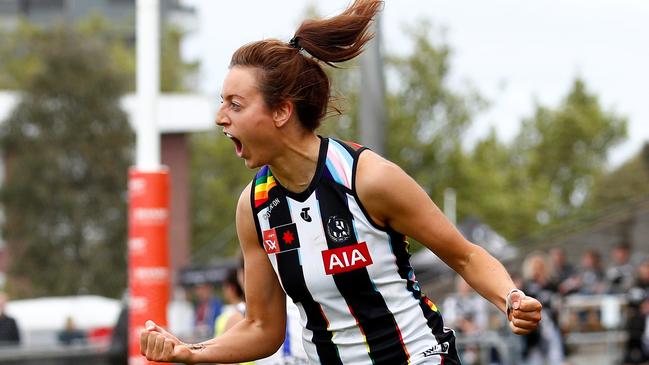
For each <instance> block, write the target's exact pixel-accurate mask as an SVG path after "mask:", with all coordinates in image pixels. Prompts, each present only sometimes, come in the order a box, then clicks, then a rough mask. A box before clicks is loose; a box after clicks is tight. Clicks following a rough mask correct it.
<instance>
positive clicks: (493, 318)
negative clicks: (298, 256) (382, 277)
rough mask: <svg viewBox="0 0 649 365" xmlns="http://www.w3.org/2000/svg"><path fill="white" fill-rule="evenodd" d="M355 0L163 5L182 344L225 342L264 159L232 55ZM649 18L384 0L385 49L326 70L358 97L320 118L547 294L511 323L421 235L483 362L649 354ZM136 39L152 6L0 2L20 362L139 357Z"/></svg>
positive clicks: (2, 144)
mask: <svg viewBox="0 0 649 365" xmlns="http://www.w3.org/2000/svg"><path fill="white" fill-rule="evenodd" d="M348 3H349V1H347V0H329V1H327V2H322V3H316V2H309V1H298V0H277V1H272V2H265V1H259V0H244V1H239V2H222V1H209V0H185V1H180V0H161V1H160V4H161V5H160V21H161V28H160V38H161V57H160V62H161V64H160V92H161V94H160V96H159V98H158V102H157V110H158V120H157V124H158V126H159V129H160V133H161V135H160V138H161V139H160V140H161V148H160V152H161V161H162V163H163V164H164V165H166V166H168V167H169V172H170V179H171V193H170V199H171V209H170V226H169V262H170V267H171V277H170V279H171V286H172V288H173V290H172V293H173V294H172V295H171V297H170V298H169V300H170V302H169V310H168V325H169V327H171V328H172V330H173V331H175V332H176V333H178V334H179V335H180V336H181V337H182V338H185V339H187V340H194V339H202V338H206V337H209V336H210V335H211V334H212V333H213V332H214V321H215V317H216V315H217V314H218V313H219V312H220V311H221V308H222V307H223V306H224V305H227V300H226V298H225V297H224V294H223V292H222V291H221V283H222V281H223V279H224V277H225V276H226V273H227V271H228V270H229V269H231V268H233V267H236V266H237V263H238V256H237V255H238V242H237V239H236V232H235V227H234V212H235V205H236V201H237V198H238V196H239V193H240V191H241V190H242V189H243V187H244V186H245V184H247V183H248V182H249V181H250V179H251V178H252V177H253V174H254V172H252V171H249V170H247V169H246V168H245V166H244V165H243V163H242V162H241V161H240V160H239V159H238V158H237V157H236V156H235V154H234V153H233V151H232V149H233V148H232V144H231V142H230V141H229V140H228V139H227V138H224V137H223V136H222V134H221V133H220V132H219V130H217V129H216V128H214V123H213V120H214V116H215V112H216V109H217V108H218V107H219V102H220V97H219V93H220V87H221V83H222V80H223V78H224V75H225V73H226V72H227V66H228V63H229V60H230V56H231V54H232V52H234V50H236V49H237V48H238V47H239V46H241V45H243V44H244V43H247V42H251V41H256V40H259V39H262V38H278V39H280V40H284V41H288V40H289V39H290V38H291V37H292V35H293V31H294V30H295V29H296V28H297V26H298V25H299V23H300V21H301V20H302V19H303V18H304V17H305V16H329V15H334V14H337V13H338V12H339V11H340V10H342V9H344V8H345V7H346V5H347V4H348ZM648 18H649V3H647V2H646V1H642V0H617V1H614V0H598V1H585V0H564V1H558V0H552V1H543V2H541V1H533V2H516V1H513V0H496V1H491V2H486V3H485V2H478V1H469V0H461V1H454V2H443V1H437V0H435V1H425V2H423V1H416V0H399V1H396V0H388V1H386V4H385V9H384V11H383V13H382V15H381V18H380V21H379V23H378V28H377V32H378V36H377V38H376V41H377V42H375V43H374V44H373V45H372V46H371V47H372V48H371V51H368V52H366V54H364V55H363V57H361V58H360V59H358V60H354V61H352V62H349V63H348V64H346V65H344V67H343V68H342V69H338V70H328V71H330V76H331V78H332V83H333V86H334V89H335V92H336V95H337V96H339V100H337V103H338V104H337V105H338V106H339V107H341V108H342V109H343V110H344V111H345V114H344V115H343V116H341V117H336V118H330V120H327V121H326V122H325V123H324V125H323V128H322V130H321V134H323V135H333V136H336V137H339V138H342V139H346V140H355V141H360V142H362V143H366V144H368V145H370V146H372V147H373V148H375V149H376V150H377V151H379V152H381V153H382V154H383V155H384V156H385V157H387V158H389V159H390V160H392V161H394V162H396V163H397V164H399V165H400V166H401V167H402V168H403V169H404V170H405V171H406V172H408V173H409V174H411V175H412V176H413V177H414V178H415V179H416V180H417V181H418V182H419V183H420V184H421V185H422V186H423V187H424V189H426V191H427V192H428V193H429V194H430V196H431V197H432V198H433V200H434V201H435V202H437V204H438V205H439V206H440V207H441V208H443V209H444V211H445V213H446V214H447V215H448V216H449V218H451V219H452V220H453V221H454V222H455V223H456V224H457V226H458V227H459V229H460V230H461V232H462V233H463V234H464V235H465V236H466V237H467V238H468V239H470V240H472V241H473V242H475V243H476V244H479V245H482V246H484V247H485V248H487V250H489V251H490V252H491V253H492V254H494V255H495V256H496V257H498V258H499V259H500V260H501V261H502V262H503V263H504V264H505V265H506V267H507V268H508V270H509V271H510V273H511V274H512V275H513V276H514V277H515V278H517V280H519V283H520V287H521V288H524V290H526V292H529V293H533V294H534V295H536V296H537V298H539V299H540V300H542V301H543V303H544V304H545V307H546V308H547V314H546V316H545V317H544V318H546V319H547V320H544V322H546V323H550V324H549V325H547V326H546V327H545V328H544V330H543V331H541V333H538V334H537V335H536V336H529V337H526V338H511V337H510V336H508V335H507V331H506V328H504V325H503V321H502V320H503V318H502V315H500V314H498V313H496V312H495V310H494V308H493V306H491V305H485V303H484V302H482V301H481V299H479V298H475V293H472V292H471V291H470V290H468V289H466V288H464V287H463V284H462V282H461V280H458V279H456V278H455V277H454V275H453V273H452V272H451V271H450V270H449V269H448V268H446V266H445V265H444V264H443V263H442V262H440V261H439V259H437V258H436V257H435V256H434V255H433V254H432V253H430V252H429V251H426V250H421V246H420V245H418V244H417V243H416V242H412V245H411V247H412V254H413V257H412V263H413V266H415V269H416V272H417V274H418V279H419V281H420V283H421V284H422V287H423V288H424V292H426V293H427V295H428V296H429V297H430V298H431V299H432V300H433V301H435V302H436V303H437V304H438V306H439V307H440V309H441V310H442V312H443V314H444V316H445V319H446V321H447V322H448V323H447V325H449V326H451V327H454V328H456V330H457V331H459V332H462V333H463V334H462V335H461V336H459V337H460V339H461V343H460V346H461V349H462V353H463V358H464V362H465V363H466V364H503V365H505V364H523V363H530V364H535V363H548V364H558V363H566V364H590V365H597V364H642V363H646V362H647V361H649V330H648V329H647V325H646V322H647V314H648V313H649V261H647V254H648V253H649V226H648V225H647V222H649V107H647V103H646V100H647V95H649V91H648V89H647V85H649V71H648V70H647V65H649V47H647V44H649V22H647V21H646V20H647V19H648ZM136 42H137V40H136V36H135V1H134V0H130V1H129V0H0V154H1V155H0V157H1V158H0V167H1V168H0V206H1V211H0V212H1V214H0V222H1V224H2V225H1V231H0V233H1V239H0V287H2V291H3V293H2V294H0V312H2V314H1V315H0V343H1V344H2V346H1V347H0V364H3V363H16V364H31V363H34V364H35V363H39V364H58V363H70V364H72V363H74V364H86V363H87V364H106V363H113V364H125V363H126V355H125V351H126V350H125V344H126V339H125V336H126V334H125V328H126V327H125V323H124V322H125V318H126V317H125V314H124V313H125V311H126V309H125V308H126V303H127V302H128V294H127V291H126V289H127V256H128V255H127V223H128V222H127V207H128V205H127V204H128V194H127V173H128V169H129V167H130V166H133V164H134V162H135V134H134V130H135V125H136V123H137V121H136V120H135V112H136V108H137V99H136V97H135V94H134V92H135V71H136V59H135V45H136ZM368 85H378V86H376V87H377V88H380V89H381V92H380V93H379V96H381V98H380V99H376V97H375V98H373V99H371V98H370V99H369V100H368V99H367V94H370V93H371V92H370V91H371V90H372V89H374V88H375V87H374V86H372V87H371V88H368ZM368 109H369V110H370V113H371V111H372V110H373V111H375V112H376V111H379V112H380V115H378V116H377V115H374V116H373V119H372V121H374V124H372V121H371V122H370V124H363V123H366V122H363V118H365V119H367V117H366V115H367V113H368V112H367V110H368ZM361 126H362V127H361ZM374 128H376V129H377V130H383V131H384V132H383V133H379V134H378V137H377V136H374V139H372V140H367V139H366V138H368V137H366V135H363V132H364V131H365V132H366V131H367V130H370V129H374ZM128 246H129V247H130V248H131V249H137V242H131V243H129V244H128ZM458 303H459V304H458ZM466 303H471V304H470V305H467V304H466ZM535 361H536V362H535Z"/></svg>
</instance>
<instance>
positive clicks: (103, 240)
mask: <svg viewBox="0 0 649 365" xmlns="http://www.w3.org/2000/svg"><path fill="white" fill-rule="evenodd" d="M36 34H38V36H37V37H35V38H31V40H30V44H29V46H28V47H29V48H28V50H26V53H25V55H24V56H25V59H26V60H30V59H36V60H38V65H39V66H38V67H36V68H35V70H34V71H33V73H32V74H30V75H29V77H26V76H25V77H24V79H23V78H16V79H15V80H16V82H18V81H20V83H24V93H23V95H22V100H21V102H20V104H19V105H18V106H17V107H16V108H15V110H14V111H13V113H12V114H11V116H10V117H9V119H8V120H6V121H5V122H4V123H3V124H2V127H1V131H0V145H1V147H2V149H3V152H4V156H5V157H6V163H7V176H6V179H5V181H4V184H3V185H2V188H1V190H0V201H1V202H2V205H3V207H4V211H5V216H6V219H5V222H4V225H3V229H4V231H3V235H4V238H5V239H6V241H7V244H8V245H9V248H10V250H9V251H10V254H11V261H10V265H11V266H10V268H9V275H10V277H11V278H12V279H13V280H11V281H9V283H10V285H11V284H12V283H13V286H11V287H10V290H13V291H14V294H15V295H17V296H19V297H24V296H39V295H69V294H75V293H79V292H90V293H97V294H103V295H109V296H113V297H117V296H119V295H120V294H121V292H122V290H123V288H124V287H125V285H126V260H125V258H126V257H125V255H126V253H125V252H126V174H127V170H128V167H129V166H130V165H131V159H132V147H133V143H134V136H133V133H132V131H131V129H130V126H129V124H128V121H127V117H126V115H125V114H124V112H123V111H122V110H121V109H120V108H119V98H120V97H121V95H122V94H123V93H124V92H125V91H126V87H127V84H128V75H127V74H124V73H123V72H121V71H120V69H119V66H118V65H117V64H116V63H114V62H113V60H112V59H111V58H110V57H107V56H106V54H105V52H104V47H103V45H102V44H101V42H99V41H98V40H96V39H93V38H88V37H85V36H84V34H83V33H82V32H79V31H74V30H72V29H70V28H67V27H63V26H61V27H57V28H55V29H53V30H50V31H49V32H48V33H42V32H40V33H38V32H37V33H36ZM21 77H22V76H21Z"/></svg>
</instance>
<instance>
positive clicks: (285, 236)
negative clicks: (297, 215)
mask: <svg viewBox="0 0 649 365" xmlns="http://www.w3.org/2000/svg"><path fill="white" fill-rule="evenodd" d="M294 239H295V237H293V234H292V233H291V231H286V232H284V234H283V235H282V240H284V242H286V244H287V245H290V244H292V243H293V240H294Z"/></svg>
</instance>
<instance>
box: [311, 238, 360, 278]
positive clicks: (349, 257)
mask: <svg viewBox="0 0 649 365" xmlns="http://www.w3.org/2000/svg"><path fill="white" fill-rule="evenodd" d="M322 262H323V264H324V269H325V273H326V274H327V275H333V274H340V273H344V272H349V271H352V270H356V269H360V268H363V267H367V266H369V265H371V264H372V257H371V256H370V251H369V250H368V249H367V243H365V242H361V243H357V244H354V245H349V246H344V247H340V248H334V249H330V250H325V251H322Z"/></svg>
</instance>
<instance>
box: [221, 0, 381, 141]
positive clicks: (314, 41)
mask: <svg viewBox="0 0 649 365" xmlns="http://www.w3.org/2000/svg"><path fill="white" fill-rule="evenodd" d="M382 6H383V1H379V0H356V1H354V3H353V4H352V5H351V6H349V7H348V8H347V9H346V10H345V11H344V12H342V13H341V14H339V15H337V16H334V17H332V18H329V19H321V20H314V19H311V20H306V21H304V22H303V23H302V25H300V27H299V28H298V30H297V31H296V32H295V35H294V36H293V39H292V40H291V42H290V44H289V43H286V42H282V41H279V40H274V39H269V40H263V41H258V42H253V43H249V44H246V45H244V46H242V47H241V48H239V49H238V50H237V51H236V52H235V53H234V54H233V55H232V60H231V61H230V68H232V67H235V66H244V67H254V68H257V69H258V70H259V71H260V72H259V74H258V85H257V86H258V87H259V90H260V92H261V93H262V95H263V96H264V100H265V102H266V105H267V106H268V107H269V108H271V109H273V108H275V107H277V106H278V105H279V104H280V103H281V102H283V101H286V100H290V101H292V102H293V103H294V104H295V110H296V112H297V116H298V119H299V120H300V122H301V123H302V125H303V126H304V127H305V128H307V129H309V130H311V131H313V130H315V129H316V128H318V127H319V126H320V122H321V121H322V119H323V118H324V117H325V115H326V114H327V108H328V106H329V100H330V98H331V91H330V85H329V78H328V77H327V74H326V73H325V72H324V70H323V69H322V67H321V65H320V62H318V61H322V62H324V63H325V64H327V65H329V66H333V67H336V65H335V64H336V63H340V62H345V61H348V60H351V59H352V58H354V57H356V56H358V55H359V54H361V52H363V46H364V45H365V44H366V43H367V42H368V41H369V40H370V39H372V37H373V34H372V33H370V32H369V25H370V22H371V21H372V18H374V16H375V15H376V13H377V12H378V11H379V10H380V9H381V7H382ZM301 50H304V51H305V52H306V53H308V54H309V55H311V56H312V57H309V56H307V55H305V54H303V53H302V52H300V51H301Z"/></svg>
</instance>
